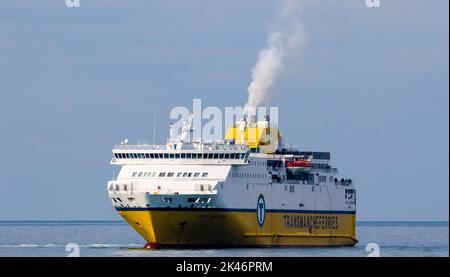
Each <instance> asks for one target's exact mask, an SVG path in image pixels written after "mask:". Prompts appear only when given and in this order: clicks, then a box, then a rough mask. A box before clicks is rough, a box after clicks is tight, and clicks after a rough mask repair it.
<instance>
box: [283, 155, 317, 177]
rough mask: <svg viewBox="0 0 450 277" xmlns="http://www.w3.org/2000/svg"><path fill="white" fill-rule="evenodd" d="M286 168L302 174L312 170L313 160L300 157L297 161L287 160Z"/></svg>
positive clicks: (296, 173) (295, 173) (293, 172)
mask: <svg viewBox="0 0 450 277" xmlns="http://www.w3.org/2000/svg"><path fill="white" fill-rule="evenodd" d="M286 169H287V170H288V171H290V172H291V173H292V174H294V175H300V174H303V173H307V172H309V171H311V161H310V160H306V159H299V160H296V161H288V162H286Z"/></svg>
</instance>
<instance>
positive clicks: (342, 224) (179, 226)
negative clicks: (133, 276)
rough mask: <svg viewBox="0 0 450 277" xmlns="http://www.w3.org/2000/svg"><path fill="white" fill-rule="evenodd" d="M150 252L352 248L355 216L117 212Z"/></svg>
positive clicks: (220, 211)
mask: <svg viewBox="0 0 450 277" xmlns="http://www.w3.org/2000/svg"><path fill="white" fill-rule="evenodd" d="M117 210H118V213H119V214H120V215H121V216H122V217H123V218H124V219H125V220H126V221H127V222H128V223H129V224H130V225H131V226H132V227H133V228H134V229H135V230H136V231H137V232H138V233H139V234H140V235H141V236H142V237H143V238H144V239H145V240H146V241H147V242H148V243H149V245H152V246H154V247H272V246H282V247H289V246H291V247H292V246H352V245H355V244H356V243H357V240H356V238H355V237H356V236H355V213H354V212H340V211H280V210H278V211H277V210H273V211H270V210H267V211H266V212H265V214H264V218H261V217H260V218H258V217H257V216H258V215H257V212H256V210H253V211H252V210H231V209H203V210H202V209H173V208H167V209H164V208H155V209H152V208H118V209H117Z"/></svg>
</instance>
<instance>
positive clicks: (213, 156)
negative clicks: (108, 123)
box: [111, 143, 249, 165]
mask: <svg viewBox="0 0 450 277" xmlns="http://www.w3.org/2000/svg"><path fill="white" fill-rule="evenodd" d="M113 155H114V157H113V159H112V160H111V164H118V165H123V164H152V163H158V164H166V163H167V164H169V163H180V164H191V163H196V164H198V163H202V164H247V162H248V156H249V149H248V147H247V146H245V145H233V144H226V143H215V144H167V145H149V144H138V145H128V144H121V145H116V146H115V147H114V149H113Z"/></svg>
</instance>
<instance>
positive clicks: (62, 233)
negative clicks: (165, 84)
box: [0, 221, 449, 257]
mask: <svg viewBox="0 0 450 277" xmlns="http://www.w3.org/2000/svg"><path fill="white" fill-rule="evenodd" d="M448 230H449V228H448V222H358V224H357V238H358V240H359V242H358V244H357V245H356V246H353V247H322V248H309V247H308V248H235V249H155V250H143V249H142V247H143V245H144V243H145V241H144V240H143V239H142V238H141V237H140V236H139V235H137V233H136V232H135V231H134V230H133V229H132V228H131V227H129V226H128V224H126V223H125V222H122V221H0V256H54V257H64V256H68V255H75V256H76V255H79V256H125V257H136V256H148V257H153V256H208V257H211V256H235V257H254V256H256V257H258V256H261V257H267V256H269V257H270V256H299V257H300V256H301V257H304V256H308V257H315V256H362V257H364V256H367V255H378V254H379V256H402V257H403V256H447V257H448V256H449V248H448V244H449V232H448Z"/></svg>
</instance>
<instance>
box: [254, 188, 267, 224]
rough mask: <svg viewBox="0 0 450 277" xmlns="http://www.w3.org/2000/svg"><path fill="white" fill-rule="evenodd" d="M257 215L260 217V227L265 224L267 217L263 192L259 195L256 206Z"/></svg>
mask: <svg viewBox="0 0 450 277" xmlns="http://www.w3.org/2000/svg"><path fill="white" fill-rule="evenodd" d="M256 216H257V217H258V225H259V227H263V226H264V220H265V219H266V202H265V201H264V196H263V195H262V194H260V195H259V197H258V204H257V206H256Z"/></svg>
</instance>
